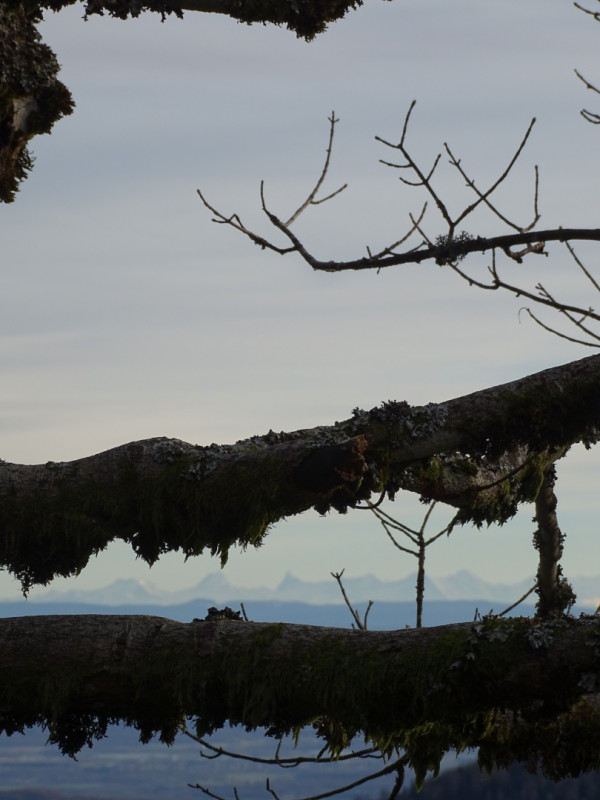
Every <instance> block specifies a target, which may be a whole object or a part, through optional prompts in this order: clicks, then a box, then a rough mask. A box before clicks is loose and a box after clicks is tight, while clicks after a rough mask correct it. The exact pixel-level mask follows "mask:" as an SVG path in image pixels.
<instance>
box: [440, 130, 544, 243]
mask: <svg viewBox="0 0 600 800" xmlns="http://www.w3.org/2000/svg"><path fill="white" fill-rule="evenodd" d="M534 125H535V117H534V118H533V119H532V120H531V122H530V123H529V127H528V128H527V131H526V132H525V136H524V137H523V139H522V140H521V144H520V145H519V146H518V148H517V151H516V152H515V154H514V156H513V157H512V158H511V160H510V162H509V164H508V166H507V167H506V169H505V170H504V172H503V173H502V174H501V175H500V177H499V178H497V180H496V181H495V182H494V183H493V184H492V185H491V186H490V188H489V189H488V190H487V191H486V192H480V191H479V189H478V188H477V186H476V185H475V181H474V180H472V179H471V178H469V176H468V175H467V174H466V172H465V171H464V169H463V168H462V166H461V163H460V159H457V158H456V157H455V156H454V154H453V152H452V151H451V150H450V148H449V147H448V145H447V144H446V142H444V147H445V148H446V152H447V153H448V156H449V157H450V163H451V164H452V166H453V167H456V169H457V170H458V171H459V173H460V174H461V175H462V177H463V178H464V179H465V181H466V184H467V186H468V187H469V188H470V189H472V190H473V191H474V192H475V194H476V195H477V197H478V199H477V200H476V201H475V202H474V203H471V205H470V206H467V207H466V208H465V209H464V210H463V211H462V212H461V213H460V214H459V215H458V217H457V218H456V220H455V221H454V226H456V225H458V224H459V222H462V220H463V219H465V218H466V217H468V216H469V214H471V213H472V212H473V211H474V210H475V209H476V208H477V206H478V205H479V204H480V203H485V205H486V206H487V207H488V208H489V209H490V211H492V212H493V213H494V215H495V216H497V217H498V218H499V219H500V220H502V222H504V223H505V224H506V225H508V226H509V227H510V228H514V229H515V230H517V231H519V232H520V233H524V232H525V231H530V230H531V229H532V228H533V227H534V226H535V225H537V223H538V221H539V219H540V214H539V211H538V191H539V172H538V168H537V166H536V167H535V191H534V203H533V208H534V214H533V220H532V222H530V223H529V225H527V226H521V225H517V224H516V223H514V222H511V221H510V220H509V219H508V218H507V217H505V216H503V215H502V214H501V213H500V212H499V211H498V209H497V208H496V207H495V206H494V205H492V203H491V202H490V200H489V197H490V195H491V194H492V193H493V192H495V191H496V189H497V188H498V187H499V186H500V184H502V183H503V182H504V181H505V180H506V178H507V177H508V175H509V173H510V172H511V170H512V168H513V167H514V165H515V163H516V161H517V159H518V158H519V156H520V155H521V153H522V152H523V148H524V147H525V145H526V144H527V140H528V139H529V135H530V133H531V131H532V130H533V126H534Z"/></svg>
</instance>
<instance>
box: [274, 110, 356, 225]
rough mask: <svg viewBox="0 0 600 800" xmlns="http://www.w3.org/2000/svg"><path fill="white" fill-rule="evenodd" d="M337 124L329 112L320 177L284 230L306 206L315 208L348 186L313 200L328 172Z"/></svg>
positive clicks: (333, 115)
mask: <svg viewBox="0 0 600 800" xmlns="http://www.w3.org/2000/svg"><path fill="white" fill-rule="evenodd" d="M338 122H339V119H336V117H335V113H334V112H333V111H332V112H331V116H330V117H329V123H330V125H329V144H328V145H327V155H326V157H325V164H324V165H323V169H322V170H321V175H320V177H319V180H318V181H317V182H316V184H315V187H314V189H313V190H312V192H311V193H310V194H309V195H308V197H307V198H306V200H305V201H304V202H303V203H302V204H301V205H300V206H299V207H298V208H297V209H296V211H294V213H293V214H292V216H291V217H290V218H289V219H288V221H287V222H285V223H284V225H285V227H286V228H289V226H290V225H291V224H292V222H294V220H296V219H298V217H299V216H300V214H302V212H303V211H305V210H306V209H307V208H308V206H311V205H312V206H316V205H319V203H325V202H326V201H327V200H331V198H332V197H335V196H336V195H337V194H339V193H340V192H343V191H344V189H346V188H347V186H348V184H347V183H345V184H344V185H343V186H340V188H339V189H336V190H335V192H331V194H328V195H327V197H322V198H321V199H320V200H315V197H316V195H317V192H318V191H319V189H320V188H321V186H322V185H323V181H324V180H325V178H326V176H327V172H328V170H329V162H330V160H331V149H332V146H333V137H334V133H335V126H336V123H338Z"/></svg>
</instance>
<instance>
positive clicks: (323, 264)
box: [299, 228, 600, 272]
mask: <svg viewBox="0 0 600 800" xmlns="http://www.w3.org/2000/svg"><path fill="white" fill-rule="evenodd" d="M578 240H580V241H583V240H586V241H594V242H598V241H600V228H551V229H549V230H545V231H527V232H525V233H508V234H505V235H504V236H492V237H489V238H488V237H484V236H475V237H473V238H468V237H464V238H462V239H460V241H455V242H452V243H451V244H449V245H444V246H436V247H423V248H420V249H418V250H409V251H408V252H406V253H395V254H392V255H386V256H382V257H378V256H374V257H368V256H365V257H364V258H357V259H355V260H353V261H319V260H318V259H316V258H313V257H312V256H311V255H310V254H308V253H307V252H306V251H305V250H304V248H302V251H300V250H299V252H300V254H301V255H302V257H303V258H304V259H305V260H306V261H307V262H308V263H309V264H310V266H311V267H312V268H313V269H314V270H318V271H321V272H344V271H345V270H360V269H383V268H384V267H395V266H399V265H401V264H420V263H421V262H422V261H428V260H431V259H433V260H435V261H436V262H438V263H440V264H445V263H449V262H452V261H455V260H458V259H460V258H461V257H462V256H466V255H468V254H469V253H485V252H489V251H490V250H495V249H496V248H498V249H501V250H504V249H510V248H511V247H518V246H520V245H528V244H537V243H545V242H570V241H578Z"/></svg>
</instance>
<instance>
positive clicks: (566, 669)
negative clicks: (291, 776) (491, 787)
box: [0, 615, 600, 772]
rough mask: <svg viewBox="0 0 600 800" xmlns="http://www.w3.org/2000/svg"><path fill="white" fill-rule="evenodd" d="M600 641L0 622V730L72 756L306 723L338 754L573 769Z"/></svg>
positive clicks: (564, 631) (574, 627) (591, 630)
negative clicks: (185, 735)
mask: <svg viewBox="0 0 600 800" xmlns="http://www.w3.org/2000/svg"><path fill="white" fill-rule="evenodd" d="M599 636H600V621H599V620H598V619H597V618H595V617H585V618H581V619H579V620H575V619H572V618H563V619H560V620H553V621H550V622H545V623H540V622H539V621H533V620H526V619H508V620H500V619H491V618H490V619H484V620H483V621H481V622H478V623H463V624H456V625H444V626H440V627H436V628H420V629H409V630H401V631H374V632H371V631H358V630H345V629H332V628H319V627H314V626H303V625H283V624H279V623H277V624H267V623H250V622H237V621H232V620H228V619H225V620H222V621H216V622H212V621H199V620H196V621H194V622H193V623H188V624H184V623H179V622H174V621H171V620H168V619H164V618H161V617H145V616H117V615H115V616H103V615H83V616H48V617H19V618H9V619H2V620H0V643H1V646H0V731H5V732H7V733H9V734H10V733H13V732H15V731H17V730H20V729H22V728H23V727H24V726H29V725H33V724H39V723H41V724H44V725H46V726H48V728H49V729H50V736H51V739H52V740H53V741H55V742H57V743H58V744H59V745H60V747H61V748H62V749H63V750H64V751H65V752H69V753H74V752H76V751H77V750H78V749H79V748H81V747H82V746H83V745H84V744H85V743H89V744H91V743H92V742H93V740H94V739H95V738H98V737H100V736H102V735H103V734H104V732H105V730H106V725H107V724H108V723H109V722H114V721H117V720H122V721H125V722H126V723H127V724H131V725H135V726H136V727H137V728H138V729H139V730H140V731H141V735H142V738H143V739H144V740H146V739H148V738H149V737H151V736H152V735H154V734H159V735H161V737H162V738H163V739H164V740H166V741H171V740H172V739H173V737H174V736H175V734H176V733H177V730H178V728H179V726H180V724H181V722H182V720H183V719H184V718H186V717H187V718H191V719H192V720H193V722H194V726H195V727H196V730H197V731H198V733H199V734H200V735H205V734H210V733H212V732H213V731H214V730H216V729H219V728H220V727H222V726H223V725H224V724H225V723H226V722H229V723H231V724H239V725H244V726H245V727H246V728H247V729H249V730H250V729H255V728H259V727H264V728H266V729H267V731H269V732H270V733H271V734H273V735H279V734H282V733H285V732H290V731H293V730H296V729H299V728H301V727H304V726H307V725H314V726H315V727H316V728H317V730H318V731H319V732H320V734H321V735H322V736H323V738H324V739H325V740H326V742H327V743H328V744H329V747H330V749H331V750H332V752H333V753H337V752H339V751H340V750H341V749H343V748H344V747H345V746H346V745H347V744H348V742H349V740H350V739H351V738H352V737H354V736H355V735H360V736H364V737H366V738H368V739H370V740H371V741H372V742H373V743H374V744H375V745H377V746H379V747H381V748H382V749H383V750H385V751H388V752H389V751H390V750H392V749H393V748H402V749H405V750H406V751H407V752H408V753H409V755H410V759H411V762H412V763H413V765H416V766H417V768H419V767H420V768H431V765H432V764H433V762H434V761H435V760H436V759H439V758H440V757H441V756H442V755H443V753H444V752H445V751H446V750H448V749H450V748H453V747H459V748H460V747H481V748H483V753H484V755H486V756H487V757H488V758H493V759H495V760H502V758H508V754H509V753H510V754H511V755H510V758H515V757H518V758H519V760H523V759H537V761H538V762H539V761H540V759H541V763H542V764H543V765H544V766H546V767H547V769H548V770H551V769H552V768H555V769H556V770H563V771H565V770H566V771H570V772H573V771H574V770H576V769H577V764H579V768H582V767H583V764H584V762H585V764H586V768H588V769H590V768H592V765H593V764H595V765H597V764H598V761H599V759H600V755H599V754H600V749H599V748H598V744H599V741H600V725H599V724H598V723H599V722H600V714H599V713H598V710H597V705H596V701H595V699H594V698H595V694H594V693H595V692H597V691H598V688H599V687H598V642H599V641H600V640H599ZM578 720H579V722H578ZM592 723H593V725H595V729H593V727H592ZM581 726H584V728H585V736H586V737H588V738H587V739H586V741H585V742H582V741H581V739H582V727H581ZM588 729H590V730H588ZM532 731H533V733H532ZM535 731H537V733H535ZM550 731H552V732H553V733H552V735H554V737H555V740H554V744H552V742H551V741H550V740H551V733H550ZM558 731H559V732H560V737H559V736H558V735H557V732H558ZM524 732H527V735H526V736H524ZM559 738H560V742H559ZM594 747H595V750H594ZM582 748H583V749H582ZM582 752H584V753H585V758H584V759H583V760H582ZM578 758H579V761H577V759H578ZM557 759H558V760H557ZM546 760H548V764H546V763H545V762H546ZM553 765H554V767H553Z"/></svg>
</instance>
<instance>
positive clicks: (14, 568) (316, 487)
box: [0, 356, 600, 590]
mask: <svg viewBox="0 0 600 800" xmlns="http://www.w3.org/2000/svg"><path fill="white" fill-rule="evenodd" d="M599 393H600V356H592V357H590V358H586V359H583V360H581V361H577V362H573V363H571V364H566V365H564V366H562V367H556V368H554V369H550V370H546V371H544V372H541V373H538V374H536V375H532V376H530V377H528V378H524V379H522V380H519V381H514V382H512V383H508V384H505V385H503V386H497V387H494V388H491V389H486V390H484V391H481V392H476V393H474V394H471V395H467V396H465V397H461V398H457V399H455V400H450V401H448V402H445V403H439V404H433V403H432V404H429V405H427V406H422V407H410V406H409V405H408V404H407V403H402V402H400V403H397V402H388V403H384V404H382V405H381V406H380V407H378V408H374V409H372V410H371V411H362V410H359V409H355V411H354V413H353V416H352V417H351V418H350V419H347V420H345V421H343V422H336V423H334V424H333V425H331V426H328V427H326V426H322V427H318V428H313V429H310V430H301V431H295V432H292V433H274V432H273V431H270V432H269V433H268V434H266V435H264V436H254V437H252V438H250V439H246V440H244V441H241V442H237V443H236V444H234V445H210V446H209V447H201V446H197V445H191V444H187V443H185V442H181V441H179V440H176V439H165V438H157V439H149V440H146V441H140V442H132V443H130V444H126V445H122V446H120V447H116V448H114V449H112V450H108V451H106V452H104V453H100V454H98V455H94V456H90V457H88V458H83V459H80V460H77V461H73V462H61V463H54V462H48V463H46V464H41V465H34V466H27V465H16V464H9V463H6V462H0V565H3V566H4V567H5V568H6V569H8V570H9V571H10V572H12V573H13V574H14V575H15V576H16V577H18V578H19V579H20V580H21V582H22V584H23V587H24V589H25V590H27V588H28V587H29V586H31V585H32V584H34V583H42V584H44V583H47V582H48V581H50V580H51V579H52V578H53V577H54V576H56V575H69V574H74V573H77V572H79V571H80V570H81V569H82V568H83V567H84V566H85V564H86V563H87V561H88V559H89V558H90V556H92V555H94V554H96V553H97V552H99V551H100V550H102V549H103V548H104V547H106V546H107V544H108V543H109V542H110V541H111V540H112V539H115V538H120V539H123V540H124V541H127V542H129V543H130V544H131V546H132V547H133V549H134V550H135V552H136V553H138V554H139V555H140V556H141V557H142V558H144V559H145V560H146V561H148V562H149V563H152V562H154V561H156V559H158V558H159V556H160V555H161V554H162V553H164V552H168V551H173V550H175V551H176V550H180V551H182V553H183V554H185V555H186V556H192V555H199V554H200V553H202V552H203V551H204V550H209V551H210V552H211V553H213V554H220V555H221V557H222V558H223V559H226V557H227V552H228V549H229V548H230V547H231V546H232V545H233V544H239V545H241V546H247V545H250V544H252V545H258V544H260V542H261V540H262V538H263V537H264V535H265V534H266V532H267V531H268V528H269V526H270V525H271V524H272V523H274V522H276V521H277V520H280V519H282V518H283V517H286V516H290V515H293V514H299V513H301V512H303V511H305V510H307V509H309V508H315V509H316V510H317V511H319V512H321V513H325V512H326V511H329V510H330V509H335V510H338V511H340V512H342V513H344V512H345V511H346V510H347V509H348V508H351V507H352V506H354V505H355V504H357V503H359V502H360V501H362V500H364V499H366V498H369V497H370V496H371V495H372V493H382V492H386V493H388V494H389V495H390V496H393V495H394V493H395V492H396V491H397V490H398V489H408V490H410V491H413V492H417V493H419V494H421V495H423V496H426V497H428V498H435V499H438V500H441V501H443V502H445V503H449V504H452V505H454V506H456V507H458V508H459V509H460V521H468V520H471V521H474V522H475V523H477V524H481V523H483V522H491V521H504V520H506V519H508V518H509V517H510V516H512V515H513V514H514V513H515V511H516V508H517V505H518V503H520V502H522V501H533V500H535V498H536V497H537V495H538V492H539V489H540V486H541V484H542V481H543V476H544V471H545V470H546V469H547V467H548V465H549V464H551V463H552V462H554V461H555V460H556V459H557V458H560V457H561V456H562V455H564V453H565V452H566V450H567V449H568V447H569V446H570V445H571V444H572V443H573V442H576V441H584V442H586V443H587V444H589V443H591V442H593V441H595V440H596V437H597V434H598V429H599V427H600V403H598V401H597V398H598V396H599Z"/></svg>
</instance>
